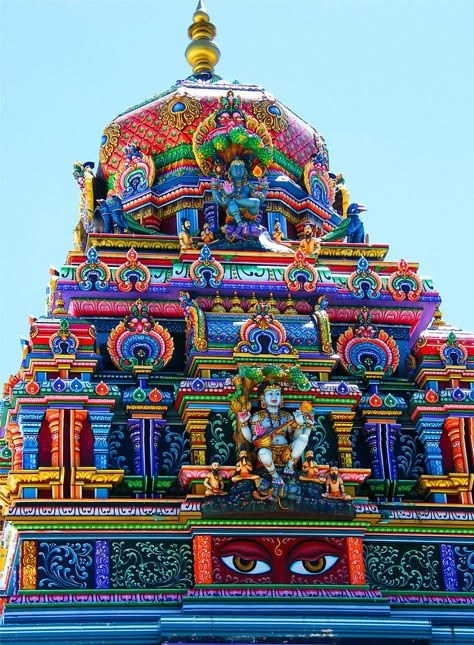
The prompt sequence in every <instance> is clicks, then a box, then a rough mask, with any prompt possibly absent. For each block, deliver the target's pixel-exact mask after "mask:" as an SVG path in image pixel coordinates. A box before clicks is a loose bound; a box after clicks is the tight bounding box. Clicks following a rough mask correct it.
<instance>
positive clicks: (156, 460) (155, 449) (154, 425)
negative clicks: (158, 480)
mask: <svg viewBox="0 0 474 645" xmlns="http://www.w3.org/2000/svg"><path fill="white" fill-rule="evenodd" d="M165 427H166V419H153V420H152V421H151V433H152V438H151V442H150V445H151V449H152V455H151V463H152V469H153V471H152V474H153V475H154V476H156V475H159V474H160V452H159V447H160V439H161V434H162V432H164V429H165Z"/></svg>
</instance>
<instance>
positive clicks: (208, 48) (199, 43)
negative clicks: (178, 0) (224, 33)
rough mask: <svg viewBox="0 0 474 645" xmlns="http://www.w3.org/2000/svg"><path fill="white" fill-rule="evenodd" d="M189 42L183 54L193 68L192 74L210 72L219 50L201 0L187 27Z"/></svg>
mask: <svg viewBox="0 0 474 645" xmlns="http://www.w3.org/2000/svg"><path fill="white" fill-rule="evenodd" d="M188 35H189V37H190V38H191V42H190V43H189V45H188V46H187V48H186V52H185V56H186V60H187V61H188V63H189V64H190V65H191V67H192V68H193V74H196V75H199V74H203V73H206V72H207V73H209V74H212V73H213V72H214V66H215V65H216V64H217V61H218V60H219V58H220V55H221V52H220V51H219V47H218V46H217V45H216V44H215V43H214V41H213V39H214V38H215V35H216V28H215V26H214V25H213V24H212V22H211V21H210V19H209V14H208V13H207V11H206V9H205V7H204V5H203V4H202V1H201V0H199V2H198V5H197V7H196V11H195V12H194V15H193V24H192V25H191V26H190V27H189V29H188Z"/></svg>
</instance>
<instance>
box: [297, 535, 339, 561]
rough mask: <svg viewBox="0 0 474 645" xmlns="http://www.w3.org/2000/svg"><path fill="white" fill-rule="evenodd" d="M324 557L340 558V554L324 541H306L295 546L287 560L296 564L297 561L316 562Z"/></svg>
mask: <svg viewBox="0 0 474 645" xmlns="http://www.w3.org/2000/svg"><path fill="white" fill-rule="evenodd" d="M324 555H337V556H340V555H341V552H340V550H339V548H338V547H336V546H334V545H333V544H331V543H330V542H326V541H325V540H307V541H306V542H300V544H296V545H295V546H294V547H293V548H292V549H291V551H290V553H289V554H288V560H290V561H291V562H296V561H297V560H317V559H318V558H321V557H323V556H324Z"/></svg>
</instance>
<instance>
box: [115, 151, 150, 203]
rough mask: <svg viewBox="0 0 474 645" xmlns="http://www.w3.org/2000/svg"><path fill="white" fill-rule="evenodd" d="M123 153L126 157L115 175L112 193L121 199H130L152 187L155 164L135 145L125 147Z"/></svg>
mask: <svg viewBox="0 0 474 645" xmlns="http://www.w3.org/2000/svg"><path fill="white" fill-rule="evenodd" d="M124 152H125V155H126V156H125V158H124V160H123V161H122V163H121V164H120V166H119V168H118V169H117V173H116V175H115V182H114V191H115V192H116V193H117V194H118V195H120V197H121V198H122V199H130V197H134V196H135V195H139V194H141V193H144V192H145V191H147V190H148V189H149V188H150V187H151V186H153V182H154V180H155V164H154V163H153V159H152V158H151V157H149V156H148V155H146V154H143V152H141V151H140V150H139V149H138V148H137V147H136V146H135V145H130V146H126V147H125V149H124Z"/></svg>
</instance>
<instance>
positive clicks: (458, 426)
mask: <svg viewBox="0 0 474 645" xmlns="http://www.w3.org/2000/svg"><path fill="white" fill-rule="evenodd" d="M443 428H444V429H445V430H446V432H447V434H448V437H449V441H450V443H451V449H452V454H453V462H454V472H456V473H467V472H468V470H469V469H468V467H467V459H466V443H465V440H464V419H461V418H460V417H448V418H447V419H445V421H444V425H443Z"/></svg>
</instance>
